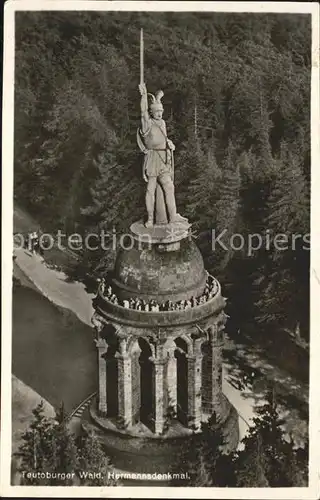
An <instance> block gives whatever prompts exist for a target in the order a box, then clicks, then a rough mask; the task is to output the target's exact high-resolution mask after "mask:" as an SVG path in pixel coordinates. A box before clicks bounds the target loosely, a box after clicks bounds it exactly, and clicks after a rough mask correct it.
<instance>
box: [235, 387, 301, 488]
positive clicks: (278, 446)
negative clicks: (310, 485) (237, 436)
mask: <svg viewBox="0 0 320 500" xmlns="http://www.w3.org/2000/svg"><path fill="white" fill-rule="evenodd" d="M257 412H258V417H255V418H254V419H253V424H254V425H253V426H251V427H250V429H249V432H248V434H247V435H246V436H245V437H244V439H243V441H242V443H243V445H244V449H243V450H241V451H239V452H238V453H237V455H236V457H235V460H234V463H235V475H236V481H237V486H242V487H253V486H254V487H263V486H271V487H284V486H304V485H305V483H306V482H307V475H308V473H307V467H306V464H307V463H308V455H307V452H305V451H303V450H295V449H294V446H293V442H292V441H291V442H289V443H288V442H287V441H286V440H285V438H284V432H283V429H282V425H283V422H284V421H283V420H282V419H281V417H280V416H279V412H278V408H277V403H276V400H275V396H274V393H273V392H269V393H268V394H267V401H266V403H265V404H264V405H263V406H262V407H260V408H258V409H257ZM289 463H290V465H289Z"/></svg>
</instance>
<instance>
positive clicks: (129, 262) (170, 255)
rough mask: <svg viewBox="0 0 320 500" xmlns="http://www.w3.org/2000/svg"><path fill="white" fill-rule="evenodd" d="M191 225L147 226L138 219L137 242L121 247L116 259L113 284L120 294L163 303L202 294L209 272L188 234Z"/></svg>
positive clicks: (132, 229)
mask: <svg viewBox="0 0 320 500" xmlns="http://www.w3.org/2000/svg"><path fill="white" fill-rule="evenodd" d="M190 227H191V226H190V224H189V223H175V224H167V225H164V226H162V225H158V226H154V227H153V228H151V229H147V228H145V227H144V225H143V223H142V222H137V223H134V224H133V225H132V226H131V231H132V234H133V239H134V245H133V246H132V248H131V247H130V248H128V249H124V248H122V249H120V250H119V252H118V255H117V259H116V263H115V268H114V278H113V280H112V288H113V289H114V290H115V293H116V295H117V297H118V298H119V299H120V300H124V299H131V298H132V299H135V298H139V299H140V300H152V299H153V300H156V301H157V302H159V303H162V302H165V301H167V300H171V301H173V302H177V301H179V300H184V299H188V298H191V297H192V296H194V297H196V296H198V295H201V294H202V292H203V290H204V287H205V283H206V277H207V276H206V272H205V269H204V263H203V259H202V255H201V253H200V251H199V249H198V247H197V246H196V245H195V243H194V242H193V241H192V239H191V238H189V237H188V234H189V233H188V231H189V228H190ZM177 244H178V247H176V246H175V245H177ZM171 245H174V246H175V248H172V247H171ZM168 248H169V250H168Z"/></svg>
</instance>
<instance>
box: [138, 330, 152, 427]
mask: <svg viewBox="0 0 320 500" xmlns="http://www.w3.org/2000/svg"><path fill="white" fill-rule="evenodd" d="M138 345H139V347H140V355H139V365H140V420H141V422H143V423H144V424H145V425H147V426H148V427H149V428H151V429H152V428H153V419H154V398H155V394H154V365H153V363H152V360H151V358H152V350H151V346H150V344H149V342H148V341H147V340H146V339H144V338H143V337H140V338H139V340H138Z"/></svg>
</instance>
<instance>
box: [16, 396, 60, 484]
mask: <svg viewBox="0 0 320 500" xmlns="http://www.w3.org/2000/svg"><path fill="white" fill-rule="evenodd" d="M32 414H33V420H32V422H31V424H30V427H29V429H28V430H27V431H26V432H25V433H24V434H22V436H21V439H22V444H21V446H20V448H19V450H18V452H17V453H16V455H17V457H19V458H20V465H19V468H18V470H19V471H20V472H22V471H28V472H31V473H32V472H35V473H37V472H44V471H46V470H50V467H51V455H52V423H51V421H50V419H48V418H47V417H46V416H45V414H44V403H43V401H41V402H40V403H39V404H38V405H37V406H36V408H34V409H33V410H32ZM22 481H23V484H26V485H37V484H44V485H45V484H49V481H48V480H43V479H39V478H27V477H23V478H22Z"/></svg>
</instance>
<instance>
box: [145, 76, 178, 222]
mask: <svg viewBox="0 0 320 500" xmlns="http://www.w3.org/2000/svg"><path fill="white" fill-rule="evenodd" d="M139 91H140V94H141V128H140V129H139V130H138V135H137V141H138V145H139V147H140V149H141V150H142V151H143V153H144V154H145V158H144V162H143V171H142V176H143V179H144V180H145V182H147V183H148V184H147V190H146V208H147V213H148V220H147V222H146V223H145V226H146V227H147V228H151V227H152V226H153V224H154V211H155V194H156V188H157V183H159V184H160V185H161V187H162V189H163V192H164V198H165V205H166V210H167V213H168V216H169V222H186V221H187V219H186V218H184V217H182V216H181V215H179V214H178V213H177V208H176V201H175V194H174V184H173V151H174V150H175V145H174V144H173V142H172V141H171V140H170V139H168V137H167V130H166V124H165V121H164V120H163V119H162V114H163V106H162V103H161V98H162V97H163V92H162V90H159V91H158V92H157V93H156V95H155V96H154V95H153V94H148V92H147V88H146V85H145V84H144V83H141V84H140V85H139ZM148 95H150V96H151V99H152V100H151V104H150V107H149V103H148Z"/></svg>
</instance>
